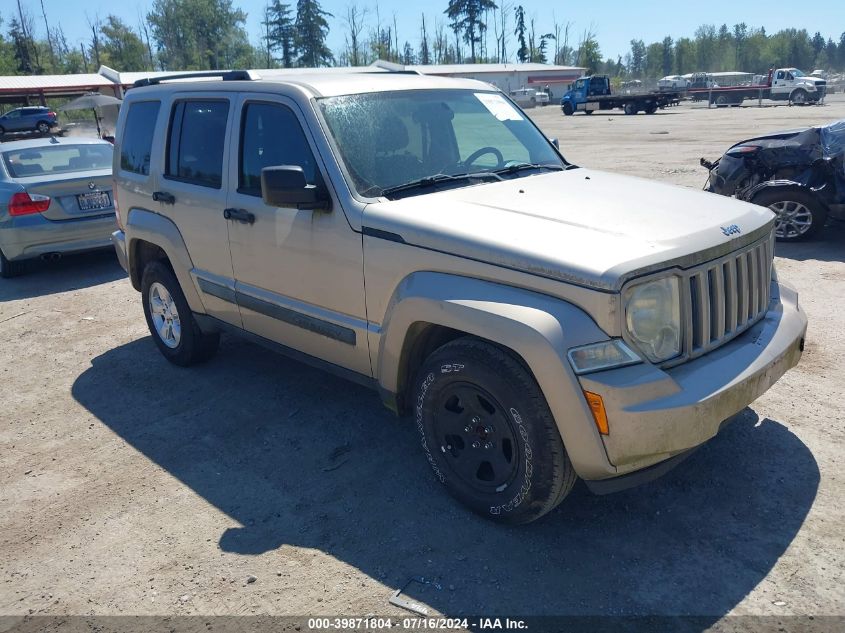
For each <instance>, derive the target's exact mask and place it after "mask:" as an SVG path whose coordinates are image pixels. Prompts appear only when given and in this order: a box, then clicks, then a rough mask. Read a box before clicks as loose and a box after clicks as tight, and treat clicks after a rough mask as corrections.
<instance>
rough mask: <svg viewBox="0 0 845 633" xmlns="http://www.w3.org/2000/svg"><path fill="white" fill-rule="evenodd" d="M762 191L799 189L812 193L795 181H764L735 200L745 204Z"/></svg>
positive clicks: (807, 187)
mask: <svg viewBox="0 0 845 633" xmlns="http://www.w3.org/2000/svg"><path fill="white" fill-rule="evenodd" d="M764 189H800V190H801V191H806V192H807V193H813V190H812V189H811V188H810V187H809V186H807V185H805V184H803V183H800V182H797V181H795V180H786V179H780V180H766V181H764V182H760V183H757V184H756V185H754V186H753V187H751V188H749V189H747V190H745V191H743V192H742V194H741V197H740V196H739V195H737V198H739V199H740V200H744V201H745V202H751V200H752V199H753V198H754V196H756V195H757V194H758V193H760V192H761V191H763V190H764Z"/></svg>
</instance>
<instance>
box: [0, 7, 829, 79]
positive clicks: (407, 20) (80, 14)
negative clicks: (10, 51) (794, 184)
mask: <svg viewBox="0 0 845 633" xmlns="http://www.w3.org/2000/svg"><path fill="white" fill-rule="evenodd" d="M355 1H356V4H357V5H358V6H359V7H364V8H366V9H367V11H368V22H367V28H366V29H365V32H368V31H369V29H370V27H371V25H374V24H375V15H376V11H375V9H376V6H378V9H379V13H380V15H381V20H382V23H383V24H385V23H387V22H390V23H391V24H392V22H393V16H394V14H395V16H396V23H397V28H398V33H399V41H400V45H401V44H403V43H404V42H405V41H406V40H407V41H410V42H411V45H412V46H413V47H414V48H415V49H416V48H417V45H418V42H419V25H420V16H421V14H422V13H425V15H426V25H427V26H428V27H429V32H431V30H432V29H431V26H432V25H433V24H434V22H435V20H438V21H441V22H443V23H445V22H446V19H445V16H444V15H443V11H444V9H445V8H446V6H447V4H448V2H447V0H438V1H437V2H424V3H421V4H419V5H416V4H415V3H409V2H408V1H407V0H379V2H378V3H376V1H375V0H355ZM43 2H44V6H45V8H46V10H47V17H48V19H49V20H50V22H51V24H53V25H55V24H57V23H59V22H60V23H61V25H62V27H63V29H64V31H65V35H66V37H67V38H68V40H69V42H70V43H72V44H78V42H79V41H80V40H82V39H84V38H87V37H88V36H89V35H90V31H89V28H88V25H87V21H86V16H88V17H91V18H93V17H94V16H95V15H99V17H100V18H101V19H102V18H105V16H106V15H108V14H110V13H111V14H115V15H117V16H118V17H120V18H122V19H123V20H124V21H126V22H127V23H129V24H131V25H133V26H135V25H137V24H138V22H139V16H143V15H145V14H146V13H147V12H148V11H149V8H150V7H151V6H152V4H153V2H152V0H121V1H120V2H115V1H114V0H81V2H72V1H69V0H43ZM499 2H501V0H499ZM289 3H290V4H291V5H293V6H295V5H296V0H289ZM351 3H352V0H323V1H322V2H321V5H322V6H323V9H324V10H325V11H328V12H329V13H331V14H333V15H334V18H330V19H329V26H330V27H331V31H330V33H329V39H328V43H329V46H330V48H332V50H334V51H338V50H340V49H341V48H343V44H344V32H345V30H346V24H345V22H344V21H343V17H344V16H345V15H346V11H347V8H348V7H349V6H350V4H351ZM232 4H233V6H236V7H239V8H241V9H242V10H243V11H244V12H245V13H246V14H247V23H246V27H247V32H248V33H249V36H250V40H252V41H253V43H256V44H257V43H258V42H259V40H260V37H261V20H262V15H263V7H264V6H265V5H266V0H233V1H232ZM507 4H511V5H515V4H522V6H523V7H524V8H525V12H526V15H527V16H528V17H529V18H530V17H534V18H535V20H536V24H537V32H538V33H543V32H548V31H552V30H553V24H554V22H555V20H556V21H557V22H558V23H560V24H565V23H566V22H569V23H571V28H570V32H571V33H572V34H574V35H570V41H572V40H573V39H574V40H575V41H576V43H577V40H578V38H579V36H580V34H582V33H583V32H584V31H585V30H588V29H589V30H592V31H593V32H594V33H595V34H596V36H597V38H598V41H599V44H600V46H601V52H602V56H603V57H605V58H607V57H612V58H616V57H617V56H618V55H621V56H622V57H623V58H624V56H625V54H626V53H627V52H628V51H629V49H630V41H631V39H633V38H637V39H642V40H644V41H645V43H646V44H649V43H650V42H655V41H662V40H663V38H664V37H665V36H666V35H671V36H672V37H673V38H674V39H678V38H679V37H692V36H693V34H694V32H695V29H696V28H697V27H698V26H699V25H700V24H702V23H714V24H716V25H717V26H718V25H720V24H722V23H726V24H728V25H729V26H732V25H733V24H737V23H740V22H745V23H746V24H747V25H748V26H749V27H760V26H762V27H765V28H766V31H767V32H768V33H773V32H775V31H778V30H780V29H784V28H798V29H802V28H803V29H807V30H808V31H809V32H810V34H813V33H815V32H816V31H819V32H821V34H822V35H823V36H824V37H825V39H827V38H828V37H831V38H833V39H834V41H837V42H838V41H839V36H840V35H841V33H842V32H843V31H845V0H814V1H813V2H812V3H808V4H806V5H804V6H803V7H802V6H800V5H796V3H795V2H786V1H784V0H769V1H764V0H735V1H733V2H731V1H730V0H727V1H726V0H717V1H716V2H713V3H708V2H689V1H688V0H647V2H637V1H634V0H602V1H601V2H584V1H583V0H580V1H568V2H549V1H543V0H521V1H520V0H509V1H508V3H507ZM23 5H24V7H26V8H27V9H28V10H29V11H30V12H31V13H32V14H34V17H35V18H36V20H35V24H36V30H37V33H38V34H39V35H41V36H43V34H44V22H43V19H42V18H41V6H40V2H39V0H23ZM409 5H414V7H413V8H409ZM13 10H16V3H15V2H14V0H0V16H2V17H3V19H4V23H5V24H6V25H7V24H8V19H9V18H10V17H11V15H12V12H13ZM513 23H514V20H513V18H512V17H511V18H510V19H509V25H510V28H511V29H513ZM492 38H493V36H492V26H491V28H490V40H491V41H492ZM513 41H514V38H513V37H511V46H510V47H509V49H510V51H512V52H515V51H516V46H514V45H513ZM118 70H120V69H118Z"/></svg>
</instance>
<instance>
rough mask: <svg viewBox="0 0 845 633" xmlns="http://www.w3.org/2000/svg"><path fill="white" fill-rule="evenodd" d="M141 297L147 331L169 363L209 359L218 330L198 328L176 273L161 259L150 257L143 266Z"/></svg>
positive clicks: (216, 341) (216, 342)
mask: <svg viewBox="0 0 845 633" xmlns="http://www.w3.org/2000/svg"><path fill="white" fill-rule="evenodd" d="M141 301H142V303H143V306H144V316H145V317H146V319H147V327H149V328H150V334H152V337H153V340H154V341H155V343H156V346H158V349H159V351H161V353H162V355H163V356H164V357H165V358H166V359H167V360H169V361H170V362H171V363H173V364H174V365H179V366H181V367H188V366H190V365H195V364H197V363H203V362H205V361H207V360H209V359H210V358H211V357H212V356H214V354H215V353H216V352H217V347H218V345H219V344H220V334H218V333H214V334H204V333H203V332H202V330H200V328H199V325H198V324H197V322H196V319H194V315H193V313H192V312H191V308H190V307H189V306H188V302H187V300H186V299H185V295H184V294H183V293H182V288H181V287H180V286H179V281H178V280H177V279H176V275H174V274H173V271H172V270H170V268H169V267H168V266H167V265H165V264H164V263H163V262H161V261H153V262H150V263H149V264H147V266H146V268H144V274H143V276H142V278H141ZM153 304H157V306H156V305H153ZM157 324H158V325H157ZM163 331H167V332H168V335H164V334H162V332H163ZM171 336H172V338H171Z"/></svg>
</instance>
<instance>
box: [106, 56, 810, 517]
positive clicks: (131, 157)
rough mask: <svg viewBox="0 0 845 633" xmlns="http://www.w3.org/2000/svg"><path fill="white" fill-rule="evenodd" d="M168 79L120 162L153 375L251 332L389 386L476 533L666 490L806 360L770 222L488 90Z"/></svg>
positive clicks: (123, 229) (323, 76) (443, 82)
mask: <svg viewBox="0 0 845 633" xmlns="http://www.w3.org/2000/svg"><path fill="white" fill-rule="evenodd" d="M173 79H174V80H173V81H165V80H149V81H145V82H141V83H145V84H147V85H139V86H137V87H135V88H133V89H131V90H129V91H128V93H127V95H126V100H125V102H124V104H123V107H122V108H121V112H120V119H119V123H118V134H117V140H116V146H115V163H114V178H115V186H114V191H115V193H116V196H115V202H116V204H117V206H118V211H117V215H118V224H119V227H120V228H119V230H118V231H117V232H115V233H114V235H113V241H114V244H115V247H116V249H117V253H118V256H119V258H120V260H121V262H122V264H123V266H124V267H125V268H126V270H127V271H128V273H129V276H130V279H131V282H132V285H133V286H134V287H135V288H136V289H137V290H139V291H140V292H141V294H142V300H143V309H144V314H145V316H146V319H147V323H148V325H149V328H150V331H151V333H152V336H153V339H154V340H155V342H156V344H157V345H158V347H159V349H160V350H161V352H162V353H163V354H164V356H165V357H166V358H167V359H168V360H170V361H171V362H173V363H176V364H178V365H191V364H193V363H197V362H201V361H205V360H208V359H209V358H210V357H211V356H212V355H213V354H214V352H215V351H216V349H217V345H218V340H219V336H220V332H224V331H225V332H235V333H240V334H244V335H246V336H249V337H251V338H253V339H255V340H258V341H260V342H263V343H266V344H268V345H271V346H273V347H275V348H276V349H278V350H280V351H282V352H285V353H287V354H289V355H291V356H293V357H294V358H296V359H299V360H302V361H305V362H309V363H312V364H316V365H318V366H320V367H323V368H326V369H328V370H331V371H333V372H335V373H337V374H340V375H342V376H345V377H348V378H350V379H353V380H356V381H359V382H362V383H364V384H367V385H370V386H372V387H373V388H375V389H377V390H378V391H379V392H380V394H381V396H382V398H383V400H384V402H385V403H386V404H387V406H389V407H390V408H391V409H393V410H395V411H396V412H397V413H400V414H406V413H407V414H410V416H411V418H412V420H413V423H414V424H415V425H416V427H417V428H418V430H419V438H420V443H421V445H422V448H423V452H424V455H425V457H426V459H427V460H428V462H429V463H430V465H431V467H432V470H433V471H434V474H435V476H436V477H437V479H438V480H439V481H441V482H442V483H443V484H444V485H445V486H446V488H447V489H448V490H449V492H451V493H452V494H453V495H454V496H455V497H457V498H458V499H459V500H460V501H462V502H463V503H465V504H466V505H467V506H469V507H470V508H472V509H473V510H475V511H476V512H480V513H482V514H484V515H486V516H488V517H490V518H492V519H495V520H498V521H503V522H510V523H525V522H528V521H531V520H534V519H536V518H538V517H540V516H542V515H543V514H545V513H547V512H549V511H550V510H551V509H552V508H554V507H555V506H556V505H557V504H558V503H559V502H560V501H561V500H562V499H563V498H564V497H565V496H566V494H567V493H568V492H569V490H570V489H571V487H572V485H573V483H574V481H575V479H576V477H581V478H582V479H584V480H585V481H586V482H587V484H588V485H589V486H590V488H592V489H593V490H594V491H597V492H608V491H612V490H615V489H620V488H623V487H627V486H630V485H633V484H636V483H639V482H642V481H646V480H649V479H652V478H654V477H656V476H658V475H660V474H661V473H663V472H665V471H666V470H668V469H669V468H670V467H671V466H673V465H674V464H676V463H677V462H678V461H679V460H680V459H682V458H683V457H684V456H685V455H686V454H688V453H689V452H690V451H691V450H692V449H694V448H695V447H697V446H699V445H700V444H702V443H703V442H705V441H706V440H708V439H709V438H711V437H713V436H714V435H715V434H716V433H717V432H718V430H719V429H720V427H721V426H722V424H723V422H724V421H725V420H727V419H729V418H730V417H731V416H733V415H734V414H736V413H737V412H739V411H740V410H742V409H743V408H744V407H745V406H746V405H748V404H749V403H750V402H752V401H753V400H754V399H755V398H757V397H758V396H759V395H761V394H762V393H763V392H765V391H766V390H767V389H768V388H769V387H770V386H771V385H772V384H774V382H775V381H776V380H777V379H778V378H780V376H781V375H783V373H784V372H786V371H787V370H788V369H789V368H791V367H793V366H794V365H795V364H796V363H798V361H799V358H800V356H801V352H802V350H803V345H804V336H805V332H806V327H807V321H806V318H805V316H804V313H803V312H802V311H801V310H800V308H799V307H798V300H797V294H796V292H795V291H794V290H792V289H790V288H789V287H788V286H786V285H784V284H783V283H781V282H779V281H778V279H777V277H776V275H775V272H774V270H773V267H772V259H773V248H774V242H773V232H772V229H773V223H774V216H773V214H772V212H771V211H769V210H768V209H765V208H763V207H759V206H753V205H750V204H746V203H741V202H737V201H735V200H730V199H726V198H721V197H717V196H713V195H711V194H707V193H703V192H698V191H692V190H687V189H682V188H678V187H671V186H666V185H661V184H656V183H653V182H649V181H646V180H641V179H636V178H629V177H623V176H618V175H612V174H607V173H602V172H598V171H592V170H588V169H582V168H577V167H576V166H574V165H571V164H569V163H568V162H567V161H566V160H565V159H564V158H563V156H562V155H561V153H560V152H559V151H558V149H557V147H556V143H555V142H554V141H549V140H548V139H547V138H546V137H545V136H544V135H543V134H542V133H541V132H540V130H539V129H538V128H537V127H536V126H535V125H534V124H533V123H532V122H531V120H530V119H528V118H527V117H526V116H525V114H523V112H522V111H521V110H520V109H519V108H518V107H516V106H515V105H514V104H513V102H511V101H510V100H509V99H508V98H507V97H506V96H504V95H503V94H502V93H501V92H499V91H497V90H496V89H495V88H493V87H491V86H490V85H488V84H484V83H481V82H476V81H471V80H454V79H446V78H438V77H423V76H419V75H413V74H403V73H365V72H362V73H349V74H346V73H343V74H341V73H332V72H325V73H313V74H308V73H303V74H295V75H294V74H281V73H280V74H265V75H264V76H262V77H257V76H256V75H255V74H254V73H252V72H249V71H229V72H225V73H216V74H214V73H206V74H201V75H195V76H193V77H192V78H191V77H189V78H187V79H186V78H184V77H183V78H181V79H179V80H176V79H177V78H173Z"/></svg>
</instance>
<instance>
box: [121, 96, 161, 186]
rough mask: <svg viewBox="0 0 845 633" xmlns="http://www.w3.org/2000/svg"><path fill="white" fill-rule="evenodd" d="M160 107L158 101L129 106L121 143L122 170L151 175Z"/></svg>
mask: <svg viewBox="0 0 845 633" xmlns="http://www.w3.org/2000/svg"><path fill="white" fill-rule="evenodd" d="M160 105H161V104H160V103H159V102H158V101H141V102H138V103H133V104H132V105H131V106H129V114H128V115H127V116H126V125H124V127H123V137H122V138H121V142H120V168H121V169H122V170H124V171H131V172H134V173H136V174H141V175H143V176H149V175H150V152H151V150H152V146H153V131H154V130H155V123H156V119H157V118H158V109H159V106H160Z"/></svg>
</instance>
